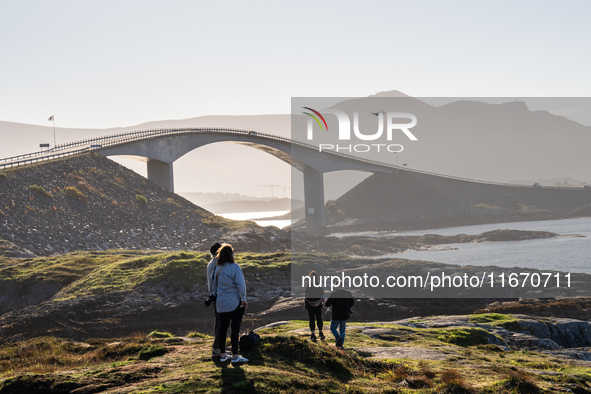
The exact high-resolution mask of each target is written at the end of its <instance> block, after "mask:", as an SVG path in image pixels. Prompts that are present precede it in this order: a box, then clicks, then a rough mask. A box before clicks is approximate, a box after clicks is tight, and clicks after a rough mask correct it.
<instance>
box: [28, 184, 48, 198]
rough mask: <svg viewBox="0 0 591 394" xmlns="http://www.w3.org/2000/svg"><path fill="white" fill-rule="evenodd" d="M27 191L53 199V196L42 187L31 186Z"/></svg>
mask: <svg viewBox="0 0 591 394" xmlns="http://www.w3.org/2000/svg"><path fill="white" fill-rule="evenodd" d="M29 189H31V190H34V191H36V192H37V193H39V194H41V195H42V196H45V197H49V198H53V194H51V193H50V192H48V191H47V190H45V189H44V188H43V186H38V185H31V186H29Z"/></svg>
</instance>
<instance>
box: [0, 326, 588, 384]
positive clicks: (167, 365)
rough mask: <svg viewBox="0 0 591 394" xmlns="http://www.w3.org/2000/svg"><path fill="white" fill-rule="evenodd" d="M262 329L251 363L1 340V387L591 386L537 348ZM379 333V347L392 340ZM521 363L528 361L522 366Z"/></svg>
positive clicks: (207, 342)
mask: <svg viewBox="0 0 591 394" xmlns="http://www.w3.org/2000/svg"><path fill="white" fill-rule="evenodd" d="M305 324H306V322H304V321H290V322H289V324H286V325H283V326H278V327H283V328H284V329H288V328H289V329H298V328H301V327H302V326H305ZM364 324H366V325H367V323H364ZM375 326H376V327H377V325H375ZM388 326H389V325H388ZM447 331H448V332H451V331H452V330H447ZM401 332H402V329H401ZM405 332H408V333H411V334H410V335H414V336H416V337H417V339H416V341H415V342H414V343H406V344H405V346H415V345H420V346H430V347H432V348H433V349H437V348H438V347H440V346H441V345H442V344H443V345H448V346H449V344H448V343H447V342H442V341H440V340H437V338H436V335H437V332H441V330H440V329H439V330H433V329H420V328H417V329H412V330H408V331H405ZM349 333H350V335H349ZM259 334H261V335H262V336H261V339H260V341H259V343H258V344H257V346H256V347H255V349H254V350H252V351H249V352H242V354H243V355H244V356H246V357H247V358H249V359H250V362H249V363H247V364H244V365H242V366H240V367H236V366H233V365H229V364H227V363H226V364H220V363H219V362H218V361H216V359H213V360H212V358H211V356H210V354H211V341H212V340H213V339H212V338H203V339H204V340H202V341H197V342H194V341H193V342H187V343H185V342H175V343H167V342H166V341H167V340H168V339H167V338H164V339H149V338H146V337H144V336H135V337H130V338H121V339H91V340H88V341H86V342H85V343H80V342H74V341H70V340H64V339H58V338H39V339H36V340H28V341H21V342H15V343H11V344H4V345H0V371H2V372H0V379H2V378H4V379H5V380H0V392H2V393H3V394H4V393H17V392H34V391H35V390H37V391H38V390H41V389H43V390H45V391H46V392H60V391H62V392H72V391H76V392H90V391H92V390H95V389H96V388H97V387H100V388H101V390H102V391H117V392H122V393H131V392H133V393H187V392H204V393H205V392H212V393H213V392H224V393H250V392H252V393H255V392H256V393H318V392H323V393H324V392H327V393H347V392H349V393H366V392H376V393H382V392H383V393H406V394H410V393H417V394H419V393H423V394H435V393H474V394H480V393H482V394H484V393H490V394H492V393H537V392H544V393H553V392H565V391H566V389H567V388H571V389H572V390H573V392H585V391H584V390H587V389H589V388H590V387H591V386H590V382H591V369H590V368H584V367H581V366H577V365H576V361H569V360H564V361H563V362H561V366H559V365H554V366H553V367H556V368H557V369H553V371H556V372H555V373H554V374H552V375H547V374H542V372H544V371H547V370H548V369H544V368H546V367H547V365H545V364H544V362H546V363H555V364H558V362H556V361H555V359H554V358H553V357H551V356H548V355H544V354H538V353H534V352H529V353H527V354H525V353H523V352H512V351H509V352H504V353H503V355H504V357H503V358H501V357H499V356H500V355H501V353H499V354H497V353H496V352H494V351H490V350H489V349H488V348H486V346H470V347H466V348H464V350H465V351H464V354H465V356H464V357H463V358H462V360H461V362H458V361H457V360H452V359H446V360H443V361H428V360H384V359H382V360H377V359H372V358H368V357H369V355H370V353H369V352H355V351H353V350H351V349H349V350H345V351H339V350H337V349H335V347H334V346H333V345H332V343H331V342H326V343H324V342H320V341H319V342H317V343H314V342H311V341H310V340H308V338H307V335H299V334H294V333H291V332H276V333H269V332H264V330H260V331H259ZM196 336H199V335H196ZM363 337H364V334H362V333H361V332H360V330H359V329H357V328H355V325H353V324H352V325H351V326H350V327H349V328H348V339H347V343H348V346H351V347H360V346H364V345H365V344H367V343H368V342H367V341H368V339H367V337H365V339H364V338H363ZM175 339H176V338H175ZM371 341H373V342H372V346H384V345H386V344H388V343H389V342H388V341H383V340H379V339H371ZM397 346H401V344H398V345H397ZM451 346H452V347H453V346H454V345H451ZM458 349H460V348H458ZM485 356H486V357H485ZM519 360H521V361H519ZM519 362H522V363H525V362H529V363H530V365H529V367H524V366H522V364H520V365H518V364H519ZM524 368H527V371H525V370H524ZM536 371H539V372H540V373H537V372H536Z"/></svg>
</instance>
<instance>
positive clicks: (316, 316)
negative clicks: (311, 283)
mask: <svg viewBox="0 0 591 394" xmlns="http://www.w3.org/2000/svg"><path fill="white" fill-rule="evenodd" d="M307 310H308V320H310V331H314V330H315V328H316V322H317V323H318V330H319V331H322V325H323V322H322V307H318V308H313V307H308V308H307Z"/></svg>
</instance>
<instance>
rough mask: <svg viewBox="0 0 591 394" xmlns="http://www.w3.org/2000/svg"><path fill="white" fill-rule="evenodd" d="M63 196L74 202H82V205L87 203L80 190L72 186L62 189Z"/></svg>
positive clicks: (86, 198)
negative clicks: (70, 198)
mask: <svg viewBox="0 0 591 394" xmlns="http://www.w3.org/2000/svg"><path fill="white" fill-rule="evenodd" d="M64 194H65V195H66V196H69V197H72V198H73V199H75V200H78V201H82V202H83V203H85V204H87V203H88V197H86V195H85V194H84V193H82V192H81V191H80V190H78V189H76V188H75V187H74V186H68V187H66V188H65V189H64Z"/></svg>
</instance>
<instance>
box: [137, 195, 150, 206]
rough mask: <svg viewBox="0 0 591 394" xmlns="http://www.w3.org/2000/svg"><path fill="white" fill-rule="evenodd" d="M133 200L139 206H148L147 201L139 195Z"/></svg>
mask: <svg viewBox="0 0 591 394" xmlns="http://www.w3.org/2000/svg"><path fill="white" fill-rule="evenodd" d="M135 199H136V200H137V202H139V203H140V204H144V205H148V199H147V198H146V197H144V196H143V195H141V194H136V196H135Z"/></svg>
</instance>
